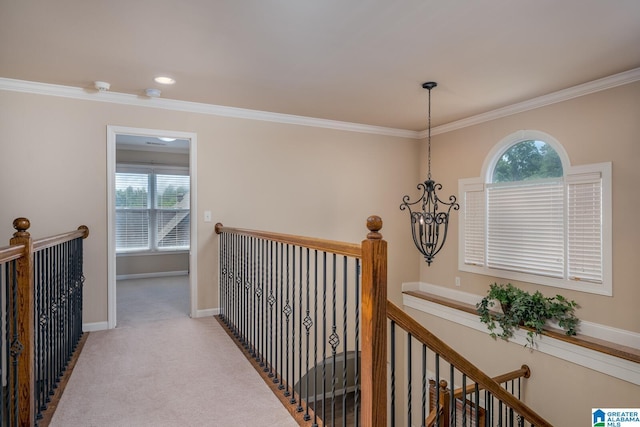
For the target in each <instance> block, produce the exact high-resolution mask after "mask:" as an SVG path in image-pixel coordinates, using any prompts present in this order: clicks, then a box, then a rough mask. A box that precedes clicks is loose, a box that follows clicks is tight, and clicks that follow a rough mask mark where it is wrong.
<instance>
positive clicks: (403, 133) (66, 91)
mask: <svg viewBox="0 0 640 427" xmlns="http://www.w3.org/2000/svg"><path fill="white" fill-rule="evenodd" d="M0 90H6V91H12V92H24V93H32V94H37V95H48V96H58V97H62V98H72V99H81V100H85V101H98V102H109V103H113V104H120V105H132V106H136V107H150V108H159V109H164V110H171V111H182V112H189V113H199V114H208V115H213V116H220V117H232V118H238V119H248V120H259V121H265V122H274V123H283V124H290V125H299V126H310V127H316V128H325V129H333V130H341V131H348V132H359V133H369V134H374V135H383V136H393V137H399V138H408V139H419V137H418V132H416V131H412V130H406V129H395V128H387V127H382V126H373V125H365V124H360V123H350V122H341V121H337V120H328V119H319V118H314V117H305V116H295V115H292V114H282V113H271V112H268V111H259V110H250V109H246V108H236V107H225V106H222V105H214V104H204V103H198V102H189V101H179V100H176V99H165V98H149V97H146V96H141V95H132V94H128V93H118V92H98V91H97V90H92V89H91V90H90V89H84V88H79V87H72V86H62V85H54V84H49V83H40V82H30V81H25V80H15V79H8V78H2V77H0Z"/></svg>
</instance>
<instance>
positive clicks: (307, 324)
mask: <svg viewBox="0 0 640 427" xmlns="http://www.w3.org/2000/svg"><path fill="white" fill-rule="evenodd" d="M306 260H307V316H306V317H305V318H304V327H305V328H306V330H307V332H306V333H307V357H306V365H305V366H306V370H305V371H306V376H305V378H306V380H305V393H304V401H305V414H304V420H305V421H309V420H310V419H311V415H309V329H310V328H311V326H313V325H315V324H316V323H317V322H315V321H313V320H311V317H310V316H309V313H310V309H309V304H310V302H309V290H310V288H311V283H310V275H311V272H310V270H309V268H310V265H309V264H310V253H309V248H307V259H306ZM314 316H315V311H314ZM314 328H315V326H314ZM316 336H317V335H316ZM314 348H315V346H314ZM314 380H315V369H314ZM300 395H302V391H301V392H300ZM301 399H302V397H301Z"/></svg>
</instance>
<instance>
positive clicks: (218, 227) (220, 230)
mask: <svg viewBox="0 0 640 427" xmlns="http://www.w3.org/2000/svg"><path fill="white" fill-rule="evenodd" d="M222 227H223V225H222V223H221V222H217V223H216V226H215V227H214V230H215V231H216V234H220V233H222Z"/></svg>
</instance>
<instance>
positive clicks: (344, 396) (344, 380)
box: [342, 256, 357, 427]
mask: <svg viewBox="0 0 640 427" xmlns="http://www.w3.org/2000/svg"><path fill="white" fill-rule="evenodd" d="M347 268H348V265H347V257H346V256H344V257H343V258H342V340H343V343H344V344H342V354H343V355H344V358H343V361H342V427H347V355H348V351H347V350H348V345H347V343H348V341H347V296H348V294H347V290H348V289H347V288H348V286H347ZM356 356H357V354H356Z"/></svg>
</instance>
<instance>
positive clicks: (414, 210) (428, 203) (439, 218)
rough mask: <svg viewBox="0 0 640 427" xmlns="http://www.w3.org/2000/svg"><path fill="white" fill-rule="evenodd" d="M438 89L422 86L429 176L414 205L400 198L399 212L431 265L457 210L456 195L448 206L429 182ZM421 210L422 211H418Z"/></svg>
mask: <svg viewBox="0 0 640 427" xmlns="http://www.w3.org/2000/svg"><path fill="white" fill-rule="evenodd" d="M436 86H438V84H437V83H436V82H426V83H423V84H422V87H423V88H424V89H427V90H428V91H429V126H428V138H427V147H428V154H427V157H428V161H429V163H428V169H427V170H428V173H427V180H426V181H424V182H421V183H419V184H418V190H422V196H421V197H420V198H419V199H418V200H416V201H415V202H410V201H409V196H404V197H403V198H402V204H401V205H400V210H405V209H406V210H408V211H409V216H410V218H411V235H412V236H413V243H415V245H416V248H418V251H419V252H420V253H421V254H422V255H423V256H424V259H425V261H426V262H427V265H431V263H432V262H433V258H434V257H435V256H436V254H437V253H438V252H440V250H441V249H442V247H443V246H444V243H445V241H446V240H447V229H448V228H449V213H450V212H451V209H453V210H456V211H457V210H458V209H460V205H458V203H456V197H455V196H449V203H447V202H444V201H442V200H441V199H440V198H439V197H438V195H437V194H436V191H439V190H442V184H439V183H436V182H435V181H434V180H432V179H431V89H433V88H434V87H436ZM418 209H421V210H418Z"/></svg>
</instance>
